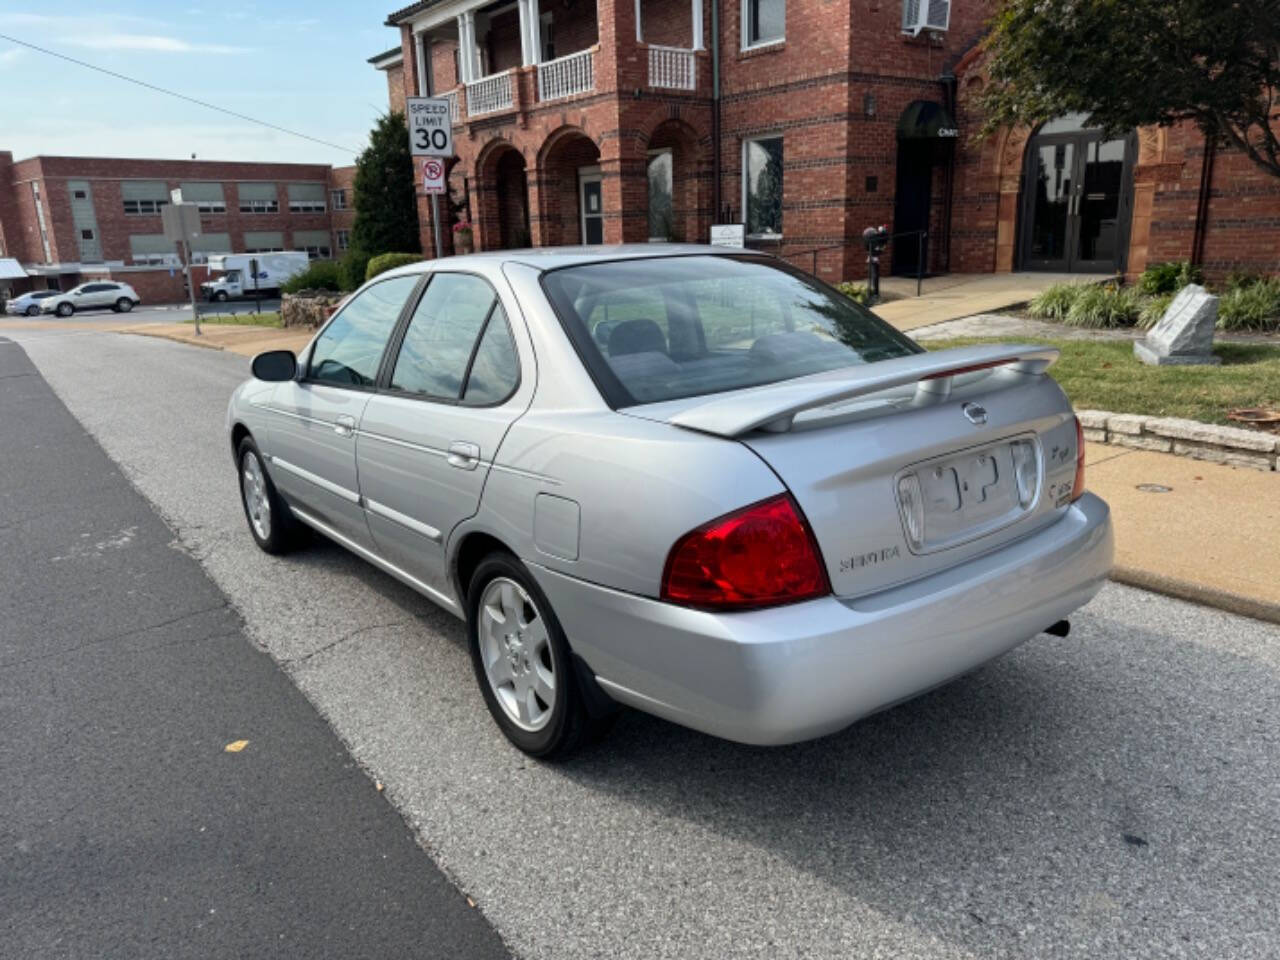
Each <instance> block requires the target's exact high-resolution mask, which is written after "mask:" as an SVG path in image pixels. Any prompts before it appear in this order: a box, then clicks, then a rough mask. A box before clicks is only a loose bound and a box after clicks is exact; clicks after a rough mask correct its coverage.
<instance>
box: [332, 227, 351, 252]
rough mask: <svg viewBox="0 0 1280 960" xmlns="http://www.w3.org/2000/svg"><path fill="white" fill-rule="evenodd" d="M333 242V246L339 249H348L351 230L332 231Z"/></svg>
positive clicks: (349, 247)
mask: <svg viewBox="0 0 1280 960" xmlns="http://www.w3.org/2000/svg"><path fill="white" fill-rule="evenodd" d="M333 242H334V247H336V248H337V249H338V250H339V251H346V250H350V249H351V231H350V230H335V231H333Z"/></svg>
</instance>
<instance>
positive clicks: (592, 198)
mask: <svg viewBox="0 0 1280 960" xmlns="http://www.w3.org/2000/svg"><path fill="white" fill-rule="evenodd" d="M578 210H579V211H580V212H581V220H582V242H583V243H604V189H603V186H602V184H601V176H600V168H599V167H582V168H581V169H579V170H578Z"/></svg>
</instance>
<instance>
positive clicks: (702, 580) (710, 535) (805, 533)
mask: <svg viewBox="0 0 1280 960" xmlns="http://www.w3.org/2000/svg"><path fill="white" fill-rule="evenodd" d="M830 592H831V585H830V584H829V583H828V582H827V573H826V570H824V569H823V566H822V558H821V557H820V555H819V554H818V545H817V544H816V543H815V542H814V539H813V533H812V531H810V529H809V525H808V524H807V523H805V521H804V518H803V517H802V516H801V515H800V510H799V509H798V508H797V507H796V505H795V503H794V502H793V501H792V499H791V497H790V496H788V495H786V494H782V495H780V496H777V497H771V498H770V499H768V500H762V501H760V502H759V503H755V504H752V505H751V506H749V507H744V508H743V509H741V510H738V511H736V512H734V513H731V514H729V515H728V516H724V517H720V518H719V519H717V520H712V521H711V522H710V523H707V524H704V525H703V526H701V527H698V528H697V529H696V530H692V531H690V532H689V533H686V534H685V535H684V536H683V537H681V538H680V539H679V540H677V541H676V544H675V546H673V547H672V548H671V553H670V554H669V555H668V556H667V565H666V568H665V569H664V570H663V573H662V599H663V600H668V601H670V602H672V603H678V604H682V605H684V606H690V607H703V608H707V609H715V610H746V609H752V608H758V607H769V606H775V605H777V604H783V603H796V602H798V601H800V600H809V599H812V598H813V597H820V596H823V595H825V594H827V593H830Z"/></svg>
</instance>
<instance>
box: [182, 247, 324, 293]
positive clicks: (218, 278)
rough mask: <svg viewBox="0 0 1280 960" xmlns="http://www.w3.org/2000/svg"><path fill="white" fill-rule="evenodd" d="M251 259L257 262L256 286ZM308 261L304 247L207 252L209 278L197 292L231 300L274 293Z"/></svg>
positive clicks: (299, 271)
mask: <svg viewBox="0 0 1280 960" xmlns="http://www.w3.org/2000/svg"><path fill="white" fill-rule="evenodd" d="M252 261H257V271H258V272H257V288H256V289H255V288H254V274H253V266H254V264H253V263H252ZM310 262H311V261H310V260H309V259H308V257H307V253H306V251H305V250H288V251H285V252H283V253H215V254H210V256H209V279H208V280H207V281H205V282H204V283H202V284H200V295H201V296H203V297H204V298H205V299H206V300H231V299H234V298H236V297H252V296H255V295H262V296H270V295H273V294H277V293H279V292H280V285H281V284H282V283H284V282H285V281H286V280H288V279H290V278H291V277H295V276H297V275H298V274H300V273H301V272H302V271H303V270H305V269H307V265H308V264H309V263H310Z"/></svg>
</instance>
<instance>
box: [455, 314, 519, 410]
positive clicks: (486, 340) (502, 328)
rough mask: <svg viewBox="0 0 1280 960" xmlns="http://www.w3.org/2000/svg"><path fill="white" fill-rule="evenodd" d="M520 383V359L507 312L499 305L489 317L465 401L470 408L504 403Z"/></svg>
mask: <svg viewBox="0 0 1280 960" xmlns="http://www.w3.org/2000/svg"><path fill="white" fill-rule="evenodd" d="M519 382H520V360H519V358H518V357H517V355H516V345H515V341H513V340H512V339H511V328H510V327H509V326H508V325H507V313H506V311H505V310H503V309H502V306H501V305H498V306H497V307H495V308H494V310H493V313H492V314H490V315H489V323H488V325H487V326H485V328H484V333H483V334H482V335H481V337H480V345H479V346H478V347H477V348H476V358H475V359H474V360H473V361H472V362H471V372H470V373H469V374H468V375H467V386H466V392H465V393H464V394H463V395H462V402H463V403H464V404H466V405H467V406H469V407H487V406H490V405H492V404H495V403H501V402H502V401H503V400H505V399H506V398H507V397H509V396H511V394H512V392H513V391H514V390H515V388H516V384H518V383H519Z"/></svg>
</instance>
